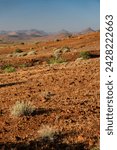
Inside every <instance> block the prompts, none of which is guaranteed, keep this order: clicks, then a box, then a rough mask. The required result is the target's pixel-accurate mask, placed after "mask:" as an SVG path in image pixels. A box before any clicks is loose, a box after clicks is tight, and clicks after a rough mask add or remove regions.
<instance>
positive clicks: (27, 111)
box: [11, 101, 35, 116]
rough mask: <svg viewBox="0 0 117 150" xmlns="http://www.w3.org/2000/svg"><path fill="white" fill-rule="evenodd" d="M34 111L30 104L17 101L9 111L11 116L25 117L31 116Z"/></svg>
mask: <svg viewBox="0 0 117 150" xmlns="http://www.w3.org/2000/svg"><path fill="white" fill-rule="evenodd" d="M34 111H35V107H34V106H33V105H32V103H31V102H27V101H26V102H24V101H22V102H21V101H17V102H16V103H15V104H14V106H13V107H12V109H11V115H13V116H27V115H31V114H32V113H33V112H34Z"/></svg>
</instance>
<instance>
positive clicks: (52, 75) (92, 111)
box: [0, 32, 100, 150]
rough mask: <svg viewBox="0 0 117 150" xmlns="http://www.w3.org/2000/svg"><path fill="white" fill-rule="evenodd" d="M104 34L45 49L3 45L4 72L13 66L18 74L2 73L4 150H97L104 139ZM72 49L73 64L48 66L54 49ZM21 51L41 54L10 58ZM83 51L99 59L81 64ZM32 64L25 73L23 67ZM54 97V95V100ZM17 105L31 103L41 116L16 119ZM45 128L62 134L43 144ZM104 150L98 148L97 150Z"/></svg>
mask: <svg viewBox="0 0 117 150" xmlns="http://www.w3.org/2000/svg"><path fill="white" fill-rule="evenodd" d="M99 40H100V33H99V32H95V33H89V34H85V35H80V36H74V37H71V38H67V39H63V40H60V41H58V42H53V41H49V42H41V43H39V44H34V43H27V44H24V45H21V44H1V45H0V67H1V68H2V66H4V65H6V64H12V65H13V66H14V67H16V72H12V73H4V71H3V70H2V69H0V106H1V107H0V149H2V150H4V149H5V150H11V149H14V150H33V149H34V150H41V149H43V150H51V149H53V150H91V149H92V148H95V147H99V138H100V58H99V54H100V48H99V47H100V45H99V42H100V41H99ZM63 46H68V47H70V49H71V51H70V52H67V53H65V54H63V56H62V57H63V58H64V59H65V60H67V63H63V64H56V65H54V64H52V65H49V64H47V63H46V60H48V59H49V58H50V57H51V56H52V54H53V48H59V47H63ZM16 48H20V49H23V50H24V51H29V49H30V48H34V49H36V50H37V54H36V55H31V56H24V57H16V58H15V57H7V55H8V54H9V53H11V52H13V51H14V50H15V49H16ZM81 51H90V52H91V53H92V54H93V56H94V57H93V58H90V59H84V60H80V59H79V60H77V61H76V59H77V58H78V57H79V53H80V52H81ZM26 63H27V64H29V66H28V67H24V68H21V67H19V65H21V64H26ZM48 93H51V94H50V95H49V98H48V96H47V95H48ZM16 101H31V102H32V103H33V104H34V106H35V107H36V111H35V112H34V113H33V114H32V115H30V116H21V117H14V116H12V115H11V112H10V109H11V108H12V106H13V105H14V104H15V102H16ZM42 125H49V126H51V127H52V128H55V129H56V130H57V133H56V135H55V138H54V139H53V140H52V141H49V140H47V139H46V140H42V139H41V138H40V135H39V133H38V131H39V130H40V128H41V127H42ZM97 150H98V149H97Z"/></svg>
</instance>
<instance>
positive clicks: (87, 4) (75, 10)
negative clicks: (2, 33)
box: [0, 0, 100, 32]
mask: <svg viewBox="0 0 117 150" xmlns="http://www.w3.org/2000/svg"><path fill="white" fill-rule="evenodd" d="M99 26H100V1H99V0H0V30H17V29H18V30H20V29H39V30H45V31H47V32H55V31H59V30H62V29H66V30H69V31H80V30H82V29H85V28H87V27H92V28H93V29H99Z"/></svg>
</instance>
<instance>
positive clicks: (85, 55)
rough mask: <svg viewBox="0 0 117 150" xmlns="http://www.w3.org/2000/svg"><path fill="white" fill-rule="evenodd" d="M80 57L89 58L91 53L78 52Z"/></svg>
mask: <svg viewBox="0 0 117 150" xmlns="http://www.w3.org/2000/svg"><path fill="white" fill-rule="evenodd" d="M80 57H81V58H83V59H89V58H91V54H90V52H87V51H84V52H80Z"/></svg>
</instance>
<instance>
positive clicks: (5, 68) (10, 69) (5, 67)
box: [2, 65, 16, 73]
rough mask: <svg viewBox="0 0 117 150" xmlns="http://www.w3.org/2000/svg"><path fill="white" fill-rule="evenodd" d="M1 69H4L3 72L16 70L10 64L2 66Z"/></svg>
mask: <svg viewBox="0 0 117 150" xmlns="http://www.w3.org/2000/svg"><path fill="white" fill-rule="evenodd" d="M2 70H4V72H7V73H10V72H15V71H16V69H15V67H13V66H12V65H5V66H2Z"/></svg>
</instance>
